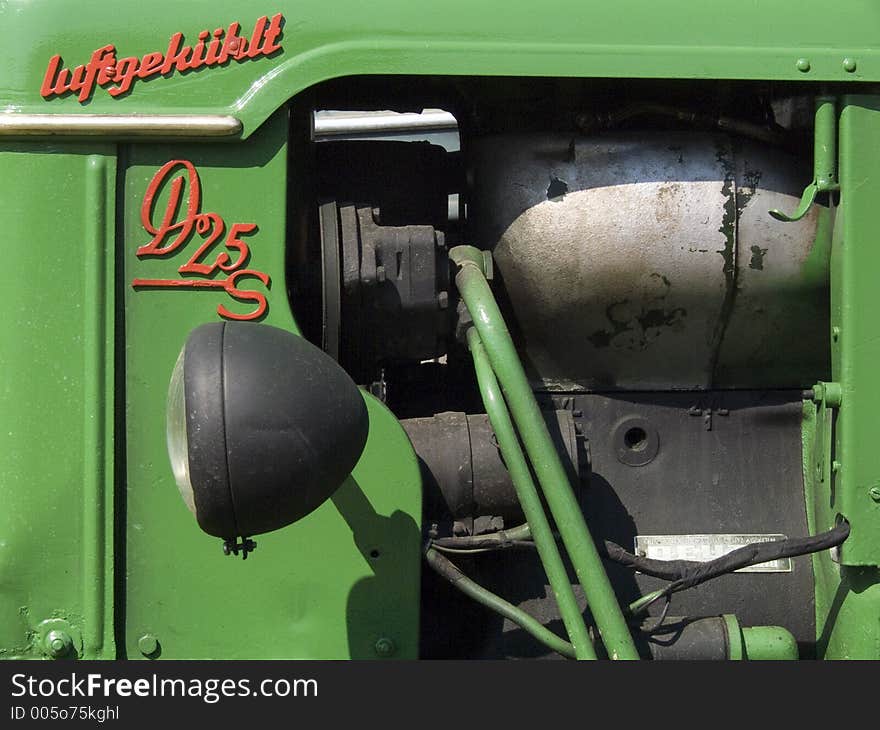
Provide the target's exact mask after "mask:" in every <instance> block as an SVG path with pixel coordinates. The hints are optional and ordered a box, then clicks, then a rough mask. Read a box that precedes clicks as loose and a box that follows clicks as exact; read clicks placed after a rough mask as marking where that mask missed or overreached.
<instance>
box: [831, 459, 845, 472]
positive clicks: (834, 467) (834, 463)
mask: <svg viewBox="0 0 880 730" xmlns="http://www.w3.org/2000/svg"><path fill="white" fill-rule="evenodd" d="M841 466H843V465H842V464H841V463H840V462H839V461H837V460H836V459H835V460H834V461H832V462H831V473H832V474H837V472H839V471H840V467H841Z"/></svg>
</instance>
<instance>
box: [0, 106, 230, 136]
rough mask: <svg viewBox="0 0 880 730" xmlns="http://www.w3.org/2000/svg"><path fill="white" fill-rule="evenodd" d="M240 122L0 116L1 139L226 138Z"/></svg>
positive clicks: (191, 117)
mask: <svg viewBox="0 0 880 730" xmlns="http://www.w3.org/2000/svg"><path fill="white" fill-rule="evenodd" d="M241 129H242V126H241V120H239V119H236V118H235V117H230V116H223V115H219V114H177V115H174V114H167V115H166V114H18V113H15V112H4V113H0V137H13V136H16V137H17V136H23V137H46V136H50V137H94V136H99V135H113V136H121V137H229V136H233V135H236V134H239V133H240V132H241Z"/></svg>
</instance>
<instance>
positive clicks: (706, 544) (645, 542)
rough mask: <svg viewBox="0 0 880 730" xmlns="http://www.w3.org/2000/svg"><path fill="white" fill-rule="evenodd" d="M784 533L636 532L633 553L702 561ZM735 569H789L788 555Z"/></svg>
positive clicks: (780, 537)
mask: <svg viewBox="0 0 880 730" xmlns="http://www.w3.org/2000/svg"><path fill="white" fill-rule="evenodd" d="M785 539H786V536H785V535H636V538H635V549H636V555H641V556H643V557H646V558H652V559H654V560H695V561H699V562H706V561H708V560H714V559H715V558H720V557H721V556H722V555H726V554H727V553H729V552H731V551H733V550H736V549H737V548H741V547H743V545H748V544H750V543H753V542H772V541H774V540H785ZM736 572H737V573H790V572H791V559H790V558H781V559H779V560H771V561H769V562H766V563H758V564H757V565H751V566H749V567H747V568H740V569H739V570H738V571H736Z"/></svg>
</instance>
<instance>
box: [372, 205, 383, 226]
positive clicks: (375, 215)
mask: <svg viewBox="0 0 880 730" xmlns="http://www.w3.org/2000/svg"><path fill="white" fill-rule="evenodd" d="M370 217H371V218H372V219H373V223H376V224H377V225H378V224H379V223H381V222H382V211H381V210H380V209H379V208H370Z"/></svg>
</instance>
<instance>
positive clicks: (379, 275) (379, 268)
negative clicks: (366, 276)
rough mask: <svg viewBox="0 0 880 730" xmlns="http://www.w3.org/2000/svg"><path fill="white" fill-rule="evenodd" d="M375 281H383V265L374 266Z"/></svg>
mask: <svg viewBox="0 0 880 730" xmlns="http://www.w3.org/2000/svg"><path fill="white" fill-rule="evenodd" d="M376 281H378V282H379V283H380V284H381V283H382V282H383V281H385V267H384V266H382V265H381V264H379V266H377V267H376Z"/></svg>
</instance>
